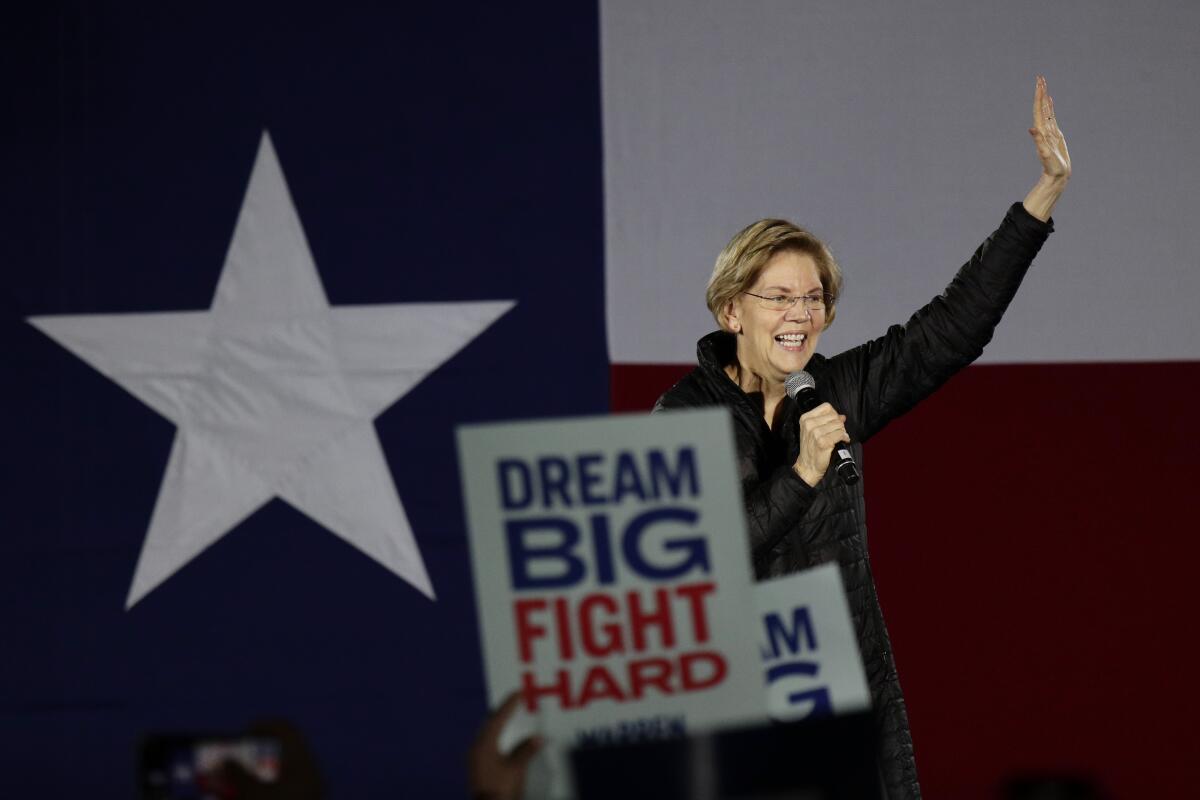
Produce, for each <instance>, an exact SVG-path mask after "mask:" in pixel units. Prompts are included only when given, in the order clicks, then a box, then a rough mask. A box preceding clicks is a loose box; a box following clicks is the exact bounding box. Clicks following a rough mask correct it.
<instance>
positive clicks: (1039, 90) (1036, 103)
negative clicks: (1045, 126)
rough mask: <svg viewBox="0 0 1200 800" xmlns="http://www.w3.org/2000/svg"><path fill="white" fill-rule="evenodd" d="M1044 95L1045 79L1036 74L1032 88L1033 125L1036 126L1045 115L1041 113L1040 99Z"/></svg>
mask: <svg viewBox="0 0 1200 800" xmlns="http://www.w3.org/2000/svg"><path fill="white" fill-rule="evenodd" d="M1045 97H1046V79H1045V78H1043V77H1042V76H1041V75H1038V76H1037V80H1036V82H1035V85H1034V89H1033V127H1035V128H1036V127H1038V125H1039V124H1040V123H1041V121H1042V119H1044V118H1045V115H1044V114H1042V101H1043V100H1045Z"/></svg>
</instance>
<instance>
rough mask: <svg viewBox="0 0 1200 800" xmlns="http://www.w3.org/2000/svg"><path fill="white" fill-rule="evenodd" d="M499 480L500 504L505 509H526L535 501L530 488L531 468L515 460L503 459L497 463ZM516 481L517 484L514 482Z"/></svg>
mask: <svg viewBox="0 0 1200 800" xmlns="http://www.w3.org/2000/svg"><path fill="white" fill-rule="evenodd" d="M496 470H497V473H498V474H497V476H496V477H497V480H499V482H500V502H501V504H502V505H503V506H504V507H505V508H509V509H519V508H526V507H527V506H528V505H529V502H530V501H531V500H533V492H531V491H530V487H529V467H527V466H525V462H523V461H518V460H516V459H515V458H502V459H500V460H499V461H497V462H496ZM514 478H515V479H516V480H517V481H518V483H517V484H515V485H514V484H513V483H512V480H513V479H514Z"/></svg>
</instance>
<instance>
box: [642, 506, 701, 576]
mask: <svg viewBox="0 0 1200 800" xmlns="http://www.w3.org/2000/svg"><path fill="white" fill-rule="evenodd" d="M699 517H700V515H699V514H698V513H696V512H695V511H692V510H690V509H686V508H658V509H654V510H652V511H645V512H642V513H641V514H638V515H637V516H636V517H634V518H633V520H632V521H631V522H630V523H629V526H628V527H627V528H626V529H625V535H624V536H623V537H622V539H621V550H622V551H623V552H624V554H625V561H626V562H627V563H628V564H629V566H630V567H632V568H633V570H634V571H635V572H637V573H638V574H639V575H641V576H643V577H646V578H662V579H666V578H677V577H679V576H680V575H685V574H687V573H688V572H689V571H690V570H691V569H692V568H693V567H699V568H700V569H701V570H702V571H704V572H708V571H709V569H710V568H709V563H708V543H707V542H706V541H705V539H704V537H703V536H692V537H689V538H685V539H668V540H666V541H665V542H664V543H663V549H664V550H671V551H673V550H679V551H682V552H683V553H684V554H685V557H684V558H683V559H682V560H681V561H678V562H677V563H675V564H669V565H668V564H664V565H657V564H652V563H651V562H650V561H648V560H646V558H645V557H644V556H643V554H642V538H643V537H644V536H645V534H646V531H647V529H648V528H649V527H650V526H651V525H654V524H656V523H660V522H682V523H684V524H686V525H695V524H696V520H697V519H699Z"/></svg>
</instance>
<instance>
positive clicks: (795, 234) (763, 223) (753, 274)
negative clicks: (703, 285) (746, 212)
mask: <svg viewBox="0 0 1200 800" xmlns="http://www.w3.org/2000/svg"><path fill="white" fill-rule="evenodd" d="M787 250H794V251H796V252H799V253H806V254H807V255H809V256H812V260H813V261H814V262H816V265H817V274H818V275H819V276H820V278H821V288H822V290H823V291H825V292H828V293H829V294H830V295H832V296H833V301H832V302H831V303H830V305H829V310H828V311H827V312H826V314H825V328H828V327H829V326H830V325H831V324H833V318H834V316H835V315H836V314H837V299H838V297H839V296H841V293H842V268H841V267H839V266H838V263H837V261H836V260H834V258H833V254H832V253H831V252H829V248H828V247H826V246H825V243H824V242H822V241H821V240H820V239H818V238H817V237H816V236H814V235H813V234H811V233H810V232H808V231H806V230H804V229H803V228H801V227H799V226H796V225H793V224H792V223H790V222H788V221H787V220H784V219H760V220H759V221H758V222H755V223H753V224H751V225H747V226H746V227H745V228H742V230H741V231H739V232H738V233H737V235H735V236H734V237H733V238H732V239H730V240H729V244H727V245H725V249H724V250H722V251H721V254H720V255H719V256H717V263H716V265H715V266H713V272H712V277H711V278H709V279H708V289H707V291H706V292H705V300H706V301H707V303H708V310H709V311H711V312H712V315H713V317H714V318H716V320H717V325H719V326H720V327H721V329H722V330H727V329H726V327H725V321H724V320H723V319H722V312H723V311H724V309H725V307H726V306H727V305H728V304H729V303H731V302H732V301H733V299H734V298H735V297H737V296H738V295H740V294H741V293H742V292H744V291H746V290H748V289H749V288H750V287H751V286H753V285H754V282H755V281H756V280H758V276H759V274H760V273H761V272H762V270H763V267H765V266H766V264H767V262H768V261H770V260H771V257H772V256H774V255H775V254H776V253H780V252H784V251H787ZM822 330H824V328H823V329H822Z"/></svg>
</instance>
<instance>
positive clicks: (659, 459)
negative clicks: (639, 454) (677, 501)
mask: <svg viewBox="0 0 1200 800" xmlns="http://www.w3.org/2000/svg"><path fill="white" fill-rule="evenodd" d="M646 460H647V461H648V462H649V464H650V482H651V484H652V485H653V487H654V494H653V496H654V497H656V498H658V497H662V496H663V494H664V493H663V484H664V483H665V484H666V488H667V489H668V490H670V497H679V496H680V495H681V494H682V493H683V489H684V483H685V482H686V483H687V485H688V486H689V487H690V488H689V489H688V493H689V494H690V495H691V496H692V497H696V496H698V495H699V494H700V478H699V477H698V476H697V474H696V451H695V450H693V449H692V448H690V447H681V448H679V452H678V453H677V460H676V462H675V470H674V471H672V470H671V468H670V465H669V464H668V463H667V460H666V458H665V457H664V456H663V454H662V451H661V450H651V451H649V452H648V453H647V454H646Z"/></svg>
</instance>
